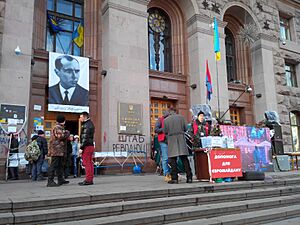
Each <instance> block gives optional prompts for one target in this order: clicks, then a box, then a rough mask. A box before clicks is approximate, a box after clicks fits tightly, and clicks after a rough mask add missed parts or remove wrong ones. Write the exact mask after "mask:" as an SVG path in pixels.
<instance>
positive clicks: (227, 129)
mask: <svg viewBox="0 0 300 225" xmlns="http://www.w3.org/2000/svg"><path fill="white" fill-rule="evenodd" d="M220 128H221V131H222V134H223V136H228V138H232V139H233V141H234V147H235V148H239V149H240V150H241V157H242V170H243V171H273V164H272V149H271V138H270V130H269V128H258V127H246V126H226V125H221V126H220Z"/></svg>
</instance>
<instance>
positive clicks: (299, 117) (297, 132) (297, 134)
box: [290, 112, 300, 152]
mask: <svg viewBox="0 0 300 225" xmlns="http://www.w3.org/2000/svg"><path fill="white" fill-rule="evenodd" d="M290 124H291V135H292V146H293V152H296V151H299V141H300V114H299V112H290Z"/></svg>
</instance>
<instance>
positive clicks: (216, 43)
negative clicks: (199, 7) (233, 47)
mask: <svg viewBox="0 0 300 225" xmlns="http://www.w3.org/2000/svg"><path fill="white" fill-rule="evenodd" d="M214 50H215V54H216V60H217V61H219V60H220V59H221V52H220V42H219V27H218V22H217V19H216V17H214Z"/></svg>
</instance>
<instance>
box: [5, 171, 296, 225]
mask: <svg viewBox="0 0 300 225" xmlns="http://www.w3.org/2000/svg"><path fill="white" fill-rule="evenodd" d="M137 179H138V178H137ZM118 185H122V184H118ZM163 187H165V188H161V189H157V190H140V191H127V192H124V193H107V194H95V193H91V194H90V195H81V196H69V195H64V196H57V197H53V196H52V197H51V198H47V197H45V198H44V199H36V200H35V199H34V200H32V199H29V200H28V201H27V200H26V201H25V200H23V201H14V202H10V203H9V202H6V203H1V202H0V224H70V225H71V224H72V225H76V224H85V225H89V224H105V225H112V224H113V225H117V224H120V225H126V224H128V225H129V224H130V225H133V224H178V225H179V224H180V225H185V224H195V225H196V224H197V225H199V224H201V225H204V224H207V225H208V224H211V225H212V224H214V225H217V224H218V225H221V224H222V225H225V224H228V225H229V224H230V225H234V224H264V223H265V224H267V223H268V224H271V223H270V222H272V221H278V220H279V221H282V220H288V219H290V218H293V219H294V220H296V221H297V219H295V217H296V218H297V217H299V224H300V176H294V177H286V178H278V179H276V178H273V179H268V180H266V181H251V182H250V181H235V182H232V183H221V184H210V183H204V182H194V183H193V184H182V185H167V184H165V185H164V186H163ZM45 190H47V189H46V188H45ZM59 190H60V189H59V188H57V191H59ZM81 190H82V189H81ZM100 190H101V185H99V192H100ZM282 224H284V223H282Z"/></svg>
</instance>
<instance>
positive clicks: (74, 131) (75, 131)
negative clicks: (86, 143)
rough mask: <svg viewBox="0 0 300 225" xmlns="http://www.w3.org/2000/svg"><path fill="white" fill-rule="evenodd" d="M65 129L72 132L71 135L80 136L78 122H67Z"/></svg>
mask: <svg viewBox="0 0 300 225" xmlns="http://www.w3.org/2000/svg"><path fill="white" fill-rule="evenodd" d="M65 129H66V130H68V131H70V134H73V135H79V133H78V132H79V130H78V120H67V121H66V123H65Z"/></svg>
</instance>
